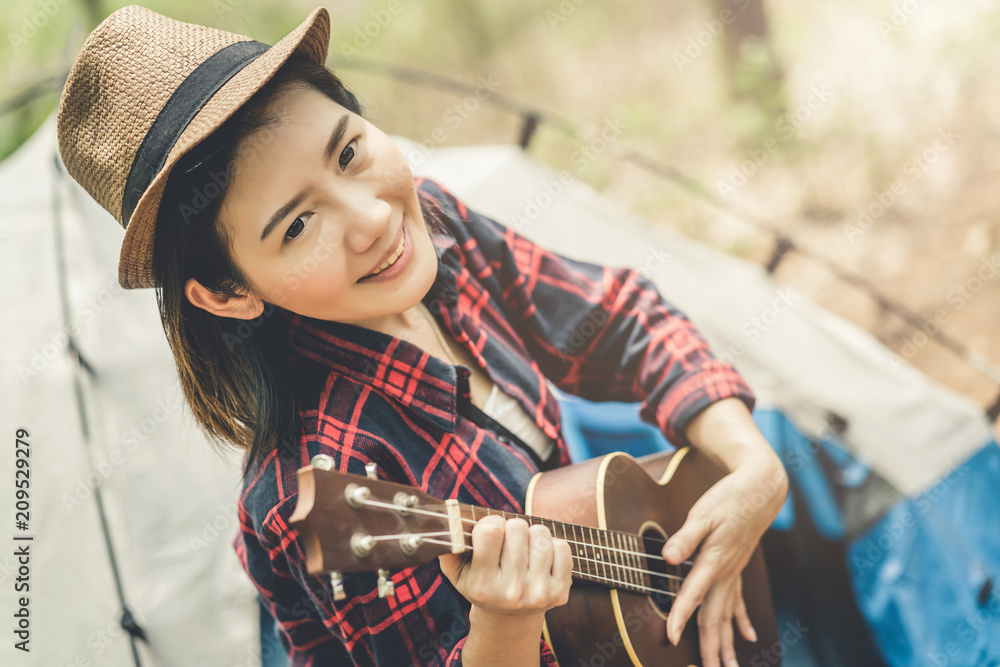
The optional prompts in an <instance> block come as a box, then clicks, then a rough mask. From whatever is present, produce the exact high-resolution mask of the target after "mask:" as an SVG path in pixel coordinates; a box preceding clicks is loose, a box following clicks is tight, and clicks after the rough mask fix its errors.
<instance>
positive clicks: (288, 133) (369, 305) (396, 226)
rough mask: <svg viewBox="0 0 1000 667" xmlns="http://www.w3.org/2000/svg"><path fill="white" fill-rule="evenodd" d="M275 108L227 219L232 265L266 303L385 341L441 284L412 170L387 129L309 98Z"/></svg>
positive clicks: (306, 91) (243, 160)
mask: <svg viewBox="0 0 1000 667" xmlns="http://www.w3.org/2000/svg"><path fill="white" fill-rule="evenodd" d="M274 105H275V106H273V107H272V108H274V109H276V110H277V111H279V112H280V113H281V117H280V119H279V120H278V121H277V122H276V123H274V124H272V125H269V126H267V127H266V128H264V129H262V130H259V131H257V132H256V133H254V134H251V135H249V136H247V137H246V138H244V140H243V142H242V143H241V145H240V150H239V151H238V152H237V155H236V157H235V159H234V160H235V162H234V164H233V170H232V172H231V173H232V175H231V179H232V180H231V182H230V186H229V189H228V190H227V192H226V196H225V198H224V200H223V202H222V205H221V207H220V210H219V216H220V220H221V222H222V224H224V225H225V227H226V229H227V231H228V232H229V234H230V237H231V240H232V252H233V257H234V259H235V261H236V263H237V265H238V266H239V267H240V268H241V269H242V270H243V272H244V274H245V275H246V276H247V278H248V280H249V282H250V284H251V286H252V288H253V291H254V293H255V294H256V295H257V296H259V297H260V298H261V299H263V300H265V301H268V302H270V303H273V304H275V305H277V306H280V307H282V308H285V309H287V310H290V311H292V312H294V313H298V314H300V315H306V316H308V317H314V318H319V319H324V320H333V321H338V322H350V323H355V324H359V325H361V326H367V327H369V328H373V329H383V328H384V327H382V326H380V325H381V324H383V323H384V322H387V321H388V318H391V317H392V316H393V315H396V314H398V313H401V312H403V311H405V310H407V309H409V308H411V307H412V306H414V305H415V304H416V303H417V302H418V301H419V300H420V299H421V298H423V296H424V295H425V294H426V293H427V291H428V290H429V289H430V287H431V285H432V283H433V282H434V278H435V276H436V274H437V256H436V255H435V252H434V246H433V243H432V242H431V238H430V235H429V233H428V231H427V228H426V227H425V225H424V219H423V215H422V214H421V211H420V204H419V200H418V198H417V191H416V188H415V186H414V183H413V175H412V174H411V172H410V168H409V166H408V165H407V163H406V161H405V160H404V159H403V156H402V154H401V153H400V152H399V150H398V149H397V148H396V146H395V144H393V143H392V141H391V140H390V139H389V137H387V136H386V135H385V134H383V133H382V132H381V131H379V130H378V128H376V127H375V126H374V125H372V124H370V123H369V122H368V121H366V120H365V119H364V118H362V117H361V116H358V115H357V114H354V113H351V112H350V111H348V110H347V109H345V108H344V107H342V106H340V105H339V104H337V103H336V102H334V101H333V100H331V99H329V98H328V97H326V96H325V95H323V94H322V93H319V92H318V91H316V90H314V89H312V88H305V87H300V86H291V87H288V88H286V89H285V90H284V92H283V93H281V94H280V96H279V98H278V99H276V100H275V102H274ZM400 247H402V252H401V253H400V252H399V249H400ZM397 253H398V256H397ZM394 257H395V262H393V263H392V264H390V265H388V267H387V268H385V269H383V270H382V272H380V273H378V275H375V276H370V274H372V273H373V272H376V271H378V268H379V267H380V266H382V265H384V264H385V262H386V260H387V259H392V258H394Z"/></svg>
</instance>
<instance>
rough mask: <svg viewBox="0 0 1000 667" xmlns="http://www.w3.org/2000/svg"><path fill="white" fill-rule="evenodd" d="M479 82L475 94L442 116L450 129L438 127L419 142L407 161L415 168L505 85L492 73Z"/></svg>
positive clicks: (462, 100)
mask: <svg viewBox="0 0 1000 667" xmlns="http://www.w3.org/2000/svg"><path fill="white" fill-rule="evenodd" d="M477 82H478V83H477V85H476V88H475V90H473V92H471V93H469V94H468V95H466V96H465V97H463V98H462V99H461V100H459V101H458V102H455V103H454V104H452V105H451V106H450V107H448V108H447V109H446V110H445V112H444V114H442V116H441V123H442V124H443V125H444V126H446V127H447V128H448V129H447V130H446V129H445V127H442V125H441V124H439V125H437V126H436V127H435V128H434V129H433V130H431V132H430V134H429V135H428V138H427V139H424V140H423V141H419V142H417V147H416V148H414V149H413V150H412V151H410V154H409V155H408V156H407V159H406V161H407V162H408V163H409V164H410V165H411V166H412V167H413V168H419V167H420V166H422V165H423V164H424V162H426V161H427V158H428V157H429V156H430V155H431V154H432V153H433V152H434V151H435V150H437V148H438V147H439V146H441V145H442V144H443V143H444V142H446V141H447V140H448V137H449V136H450V135H451V133H452V132H454V131H455V130H457V129H458V128H459V127H461V126H462V124H463V123H465V121H466V120H468V119H469V118H470V117H472V115H473V114H475V113H476V112H477V111H479V107H480V106H481V105H482V103H483V102H485V101H486V100H488V99H489V98H490V97H492V96H493V94H494V93H495V92H496V91H497V89H498V88H500V86H501V85H503V84H502V82H500V81H497V80H496V79H494V78H493V74H492V73H491V74H488V75H486V76H480V77H479V78H478V79H477Z"/></svg>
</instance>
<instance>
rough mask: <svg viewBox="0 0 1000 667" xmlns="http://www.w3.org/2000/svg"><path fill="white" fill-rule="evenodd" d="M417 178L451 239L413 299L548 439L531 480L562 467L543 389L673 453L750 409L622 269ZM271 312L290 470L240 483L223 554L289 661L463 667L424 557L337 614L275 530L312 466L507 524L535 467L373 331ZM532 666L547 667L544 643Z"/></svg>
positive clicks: (280, 468) (285, 528) (293, 536)
mask: <svg viewBox="0 0 1000 667" xmlns="http://www.w3.org/2000/svg"><path fill="white" fill-rule="evenodd" d="M415 180H416V184H417V188H418V193H419V195H420V198H421V204H422V206H424V207H425V210H427V207H431V208H433V207H435V206H437V207H438V210H439V211H440V212H441V213H442V214H443V216H442V217H443V218H444V222H445V223H446V226H447V227H448V230H449V232H450V234H448V235H444V234H439V233H432V237H433V239H434V244H435V247H436V248H437V251H438V254H439V262H438V264H439V270H438V275H437V278H436V280H435V282H434V286H433V287H432V289H431V290H430V292H429V293H428V294H427V296H426V297H425V298H424V299H423V302H424V304H425V305H427V306H428V308H429V309H430V311H431V312H432V313H433V314H434V316H435V317H436V318H438V320H439V322H440V323H441V324H442V325H443V327H444V329H445V331H447V332H450V333H451V335H452V336H454V338H455V339H456V340H457V341H459V343H460V344H462V345H464V346H465V347H466V348H467V349H468V350H469V351H470V352H471V354H472V356H473V357H474V358H475V359H476V360H477V361H478V362H479V363H480V365H481V366H482V367H483V368H484V369H485V371H486V372H487V373H488V375H489V377H490V378H491V379H492V380H493V381H494V382H495V383H497V384H498V385H499V388H500V389H501V390H503V391H505V392H507V393H508V394H510V395H511V396H512V397H514V398H515V399H516V400H517V401H518V402H519V403H520V404H521V405H522V406H523V407H524V408H525V409H526V410H527V412H528V414H529V415H533V416H534V417H535V422H536V423H537V424H538V426H539V428H541V429H542V431H543V432H544V433H545V434H547V435H548V436H549V437H551V438H553V439H555V440H556V443H557V449H556V451H555V452H554V454H553V460H551V461H550V462H547V463H546V465H545V467H548V465H549V464H551V465H566V464H569V463H570V460H569V454H568V450H567V448H566V443H565V441H564V440H563V438H562V435H561V433H560V419H559V405H558V403H557V400H556V398H555V396H554V395H553V393H552V392H551V391H550V387H549V386H548V384H547V379H548V381H551V382H552V383H554V384H555V385H556V386H557V387H559V388H560V389H562V390H564V391H565V392H567V393H570V394H574V395H577V396H581V397H583V398H587V399H591V400H596V401H609V400H613V401H634V402H640V401H641V403H642V406H641V411H640V415H641V417H642V418H643V419H644V420H645V421H647V422H649V423H652V424H655V425H657V426H658V427H659V428H660V429H661V430H662V431H663V433H664V434H665V435H666V437H667V439H669V440H670V441H671V442H673V443H674V444H684V443H686V442H687V441H686V439H685V437H684V429H685V427H686V425H687V424H688V422H690V420H691V419H692V418H693V417H694V416H695V415H696V414H697V413H698V412H700V411H701V410H703V409H704V408H706V407H708V406H709V405H710V404H712V403H714V402H716V401H719V400H721V399H723V398H727V397H732V396H735V397H738V398H740V399H742V400H743V401H744V402H745V403H746V404H747V406H748V407H750V408H752V407H753V400H754V399H753V395H752V394H751V392H750V389H749V388H748V387H747V386H746V384H745V383H744V382H743V380H742V379H741V378H740V377H739V375H737V374H736V372H735V371H734V370H733V368H732V367H731V366H729V365H727V364H725V363H723V362H721V361H719V360H717V359H716V358H714V357H713V356H712V354H711V353H710V352H709V349H708V346H707V345H706V343H705V341H704V339H703V338H702V337H701V336H700V335H699V333H698V332H697V330H696V329H695V328H694V327H693V326H692V325H691V323H690V322H689V321H688V320H687V318H686V317H685V316H684V315H683V314H682V313H681V312H679V311H678V310H677V309H676V308H674V307H673V306H671V305H670V304H669V303H667V302H666V301H664V299H663V298H662V297H661V296H660V294H659V293H658V292H657V290H656V288H655V287H654V286H653V284H652V283H650V282H649V281H648V280H647V279H645V278H644V277H642V276H641V275H640V274H639V273H638V272H637V271H636V270H633V269H627V268H609V267H603V266H598V265H596V264H591V263H587V262H582V261H577V260H574V259H570V258H567V257H563V256H560V255H558V254H555V253H552V252H549V251H547V250H546V249H544V248H542V247H540V246H538V245H536V244H534V243H532V242H531V241H529V240H528V239H527V238H525V237H523V236H521V235H519V234H517V233H515V232H514V231H513V230H511V229H508V228H506V227H505V226H503V225H501V224H499V223H498V222H496V221H494V220H492V219H490V218H489V217H486V216H484V215H481V214H479V213H476V212H475V211H472V210H470V209H469V208H468V207H466V206H465V205H464V204H463V203H462V202H461V201H459V200H458V199H456V198H455V197H454V196H453V195H452V194H451V193H450V192H448V191H447V190H445V189H444V188H443V187H442V186H441V185H440V184H438V183H436V182H434V181H431V180H429V179H421V178H417V179H415ZM425 215H426V214H425ZM275 312H277V313H284V314H283V315H281V317H284V318H285V320H287V331H288V334H287V342H288V346H289V360H288V363H290V364H292V368H293V369H294V374H293V376H294V377H295V382H296V387H295V390H296V394H297V400H298V405H299V414H300V417H301V421H302V431H301V440H300V442H299V443H298V455H297V457H286V456H277V455H276V454H275V453H274V452H272V453H271V454H270V455H269V456H268V457H267V458H266V459H265V460H264V462H263V464H262V465H261V466H260V467H259V468H258V469H257V470H256V471H254V473H253V474H252V475H251V476H250V477H249V481H248V483H247V484H246V486H245V487H244V490H243V493H242V494H241V497H240V502H239V517H240V528H241V530H240V533H239V534H238V535H237V537H236V539H235V541H234V547H235V549H236V552H237V554H238V556H239V558H240V561H241V563H242V564H243V567H244V568H245V569H246V571H247V574H248V575H249V576H250V579H251V580H252V581H253V583H254V584H255V585H256V586H257V588H258V590H259V591H260V594H261V596H262V599H263V600H264V601H265V603H266V604H267V605H268V607H269V608H270V610H271V612H272V614H273V615H274V617H275V619H276V620H277V623H278V625H279V627H280V629H281V641H282V643H283V644H284V645H285V647H286V648H287V650H288V652H289V657H290V659H291V662H292V664H293V665H315V666H319V665H341V664H352V662H353V663H354V664H358V665H375V664H377V665H391V666H392V667H401V666H405V665H459V664H461V652H462V646H463V644H464V643H465V637H466V636H467V634H468V630H469V622H468V610H469V603H468V602H467V601H466V600H465V599H464V598H463V597H462V596H461V595H459V594H458V592H457V591H456V590H455V589H454V587H453V586H452V585H451V583H450V581H449V580H448V579H447V578H446V577H445V576H444V575H443V574H442V573H441V570H440V568H439V566H438V562H437V561H436V560H435V561H433V562H431V563H428V564H426V565H422V566H419V567H413V568H408V569H405V570H400V571H396V572H393V573H392V578H393V582H394V584H395V595H394V596H391V597H388V598H385V599H383V598H379V597H378V594H377V591H376V574H375V573H358V574H346V575H344V586H345V589H346V591H347V599H345V600H341V601H334V600H333V595H332V588H331V585H330V581H329V577H328V576H313V575H310V574H308V573H307V572H306V568H305V556H304V550H303V545H302V542H301V539H300V537H299V534H298V532H297V531H295V530H294V529H292V528H291V527H290V526H289V524H288V518H289V516H290V515H291V513H292V511H293V510H294V509H295V502H296V497H297V490H298V488H297V478H296V470H297V469H298V468H300V467H302V466H305V465H307V464H308V463H309V461H310V459H311V458H312V457H313V456H315V455H316V454H328V455H330V456H332V457H333V459H334V461H335V462H336V466H337V468H338V469H339V470H342V471H347V472H352V473H356V474H359V475H363V474H364V464H365V463H368V462H370V461H372V462H375V463H376V464H378V471H379V476H380V477H381V478H383V479H388V480H391V481H396V482H401V483H405V484H409V485H412V486H417V487H420V488H421V489H423V490H424V491H426V492H427V493H429V494H430V495H432V496H435V497H437V498H442V499H444V498H457V499H458V500H459V501H461V502H464V503H471V504H475V505H480V506H486V507H493V508H498V509H504V510H508V511H513V512H518V513H521V512H523V502H524V498H525V491H526V488H527V485H528V482H529V480H530V479H531V477H532V476H533V475H534V474H535V473H537V472H538V471H539V469H540V468H541V467H542V462H540V461H539V460H538V459H537V456H536V455H534V454H533V453H532V452H530V451H526V449H525V448H522V447H521V446H519V445H518V443H517V442H515V441H516V438H514V439H513V441H512V439H511V438H510V437H504V436H503V435H499V436H498V433H497V432H496V431H495V430H494V429H490V428H485V427H483V426H479V425H477V424H481V423H482V419H481V418H480V419H477V420H475V421H474V420H473V418H472V414H473V412H472V411H471V410H470V408H469V407H468V405H469V394H468V391H469V384H468V376H469V371H468V369H467V368H465V367H464V366H452V365H450V364H448V363H445V362H444V361H442V360H440V359H438V358H437V357H434V356H432V355H430V354H428V353H427V352H425V351H424V350H422V349H421V348H419V347H417V346H415V345H412V344H410V343H408V342H407V341H404V340H402V339H399V338H395V337H393V336H389V335H387V334H383V333H381V332H376V331H371V330H368V329H365V328H362V327H359V326H355V325H350V324H343V323H338V322H329V321H323V320H316V319H311V318H307V317H302V316H298V315H293V314H291V313H288V312H287V311H281V310H280V309H276V311H275ZM480 414H481V413H480ZM540 641H541V640H540ZM541 656H542V662H543V663H550V662H554V659H553V658H552V656H551V653H550V651H549V648H548V647H547V646H546V645H545V642H544V641H541Z"/></svg>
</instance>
